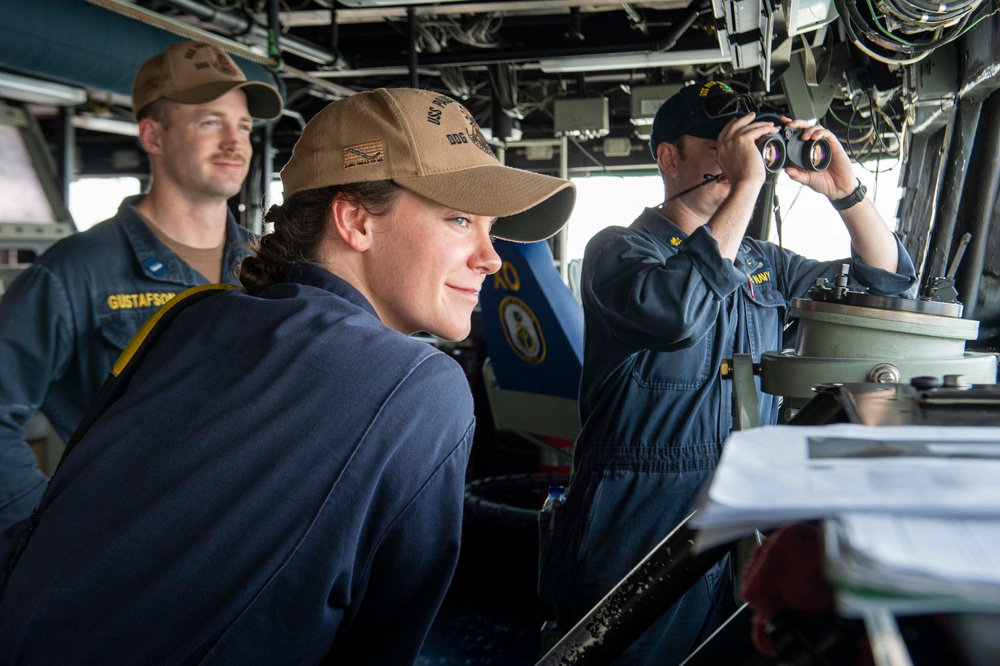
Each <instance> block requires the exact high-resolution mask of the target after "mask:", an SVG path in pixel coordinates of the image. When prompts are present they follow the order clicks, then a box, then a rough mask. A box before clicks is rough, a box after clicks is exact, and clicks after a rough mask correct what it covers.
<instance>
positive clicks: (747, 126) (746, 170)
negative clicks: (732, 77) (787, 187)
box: [716, 113, 778, 190]
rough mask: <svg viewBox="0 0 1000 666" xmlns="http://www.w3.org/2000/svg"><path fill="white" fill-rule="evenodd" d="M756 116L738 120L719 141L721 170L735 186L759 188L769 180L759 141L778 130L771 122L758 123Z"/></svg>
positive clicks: (720, 136)
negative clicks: (743, 185) (758, 145)
mask: <svg viewBox="0 0 1000 666" xmlns="http://www.w3.org/2000/svg"><path fill="white" fill-rule="evenodd" d="M756 117H757V115H756V114H754V113H748V114H747V115H745V116H742V117H740V118H735V119H733V120H731V121H730V122H729V124H728V125H726V126H725V127H723V128H722V131H721V132H720V133H719V138H718V139H717V141H716V149H717V151H718V152H717V156H716V159H717V160H718V162H719V168H720V169H721V170H722V174H723V175H724V176H725V177H726V180H728V181H729V182H730V183H732V184H733V185H734V186H735V185H738V184H747V185H753V186H754V189H756V190H760V187H761V186H762V185H763V184H764V181H765V180H766V179H767V170H766V169H764V159H763V158H762V157H761V155H760V148H758V147H757V140H758V139H760V138H761V137H763V136H766V135H768V134H775V133H777V131H778V128H777V127H775V126H774V125H773V124H771V123H770V122H768V121H766V120H765V121H762V122H755V120H754V119H755V118H756Z"/></svg>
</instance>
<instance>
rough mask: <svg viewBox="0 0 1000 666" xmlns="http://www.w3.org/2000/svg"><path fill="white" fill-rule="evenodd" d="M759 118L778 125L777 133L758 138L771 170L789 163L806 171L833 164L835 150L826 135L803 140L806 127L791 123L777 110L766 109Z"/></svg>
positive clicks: (768, 170) (819, 169)
mask: <svg viewBox="0 0 1000 666" xmlns="http://www.w3.org/2000/svg"><path fill="white" fill-rule="evenodd" d="M755 120H768V121H770V122H771V123H772V124H774V125H775V126H777V127H778V133H777V134H766V135H764V136H763V137H761V138H760V139H758V140H757V147H758V148H760V154H761V157H763V158H764V168H765V169H766V170H767V172H768V173H777V172H779V171H781V170H782V169H784V168H785V164H786V163H788V164H791V165H792V166H794V167H797V168H799V169H802V170H803V171H823V170H825V169H826V168H827V167H828V166H830V159H831V158H832V157H833V151H832V149H831V147H830V142H829V141H827V140H826V139H814V140H812V141H803V140H802V130H800V129H795V128H794V127H789V126H788V125H786V124H785V123H784V121H782V120H781V116H779V115H777V114H774V113H762V114H760V115H759V116H757V117H756V118H755Z"/></svg>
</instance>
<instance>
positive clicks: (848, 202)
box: [830, 178, 868, 210]
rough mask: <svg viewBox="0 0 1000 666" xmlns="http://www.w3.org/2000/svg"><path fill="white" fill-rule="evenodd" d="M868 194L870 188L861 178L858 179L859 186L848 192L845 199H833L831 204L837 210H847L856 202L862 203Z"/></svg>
mask: <svg viewBox="0 0 1000 666" xmlns="http://www.w3.org/2000/svg"><path fill="white" fill-rule="evenodd" d="M866 194H868V188H867V187H865V186H864V184H863V183H862V182H861V179H860V178H859V179H858V186H857V187H856V188H854V191H853V192H851V193H850V194H848V195H847V196H846V197H844V198H843V199H836V200H834V199H831V200H830V204H832V205H833V207H834V208H835V209H837V210H847V209H848V208H850V207H851V206H854V205H855V204H859V203H861V201H862V200H864V198H865V195H866Z"/></svg>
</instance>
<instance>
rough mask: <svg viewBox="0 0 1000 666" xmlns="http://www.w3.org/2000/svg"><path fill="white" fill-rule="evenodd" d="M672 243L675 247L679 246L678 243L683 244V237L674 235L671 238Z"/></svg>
mask: <svg viewBox="0 0 1000 666" xmlns="http://www.w3.org/2000/svg"><path fill="white" fill-rule="evenodd" d="M670 244H671V245H673V246H674V247H677V246H678V245H680V244H681V239H680V238H678V237H677V236H673V237H671V239H670Z"/></svg>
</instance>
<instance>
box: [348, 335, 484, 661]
mask: <svg viewBox="0 0 1000 666" xmlns="http://www.w3.org/2000/svg"><path fill="white" fill-rule="evenodd" d="M379 421H380V422H382V423H383V424H384V426H383V427H384V428H385V433H384V435H383V436H385V437H395V438H397V441H396V442H395V445H394V446H390V447H389V448H387V449H386V450H390V451H391V450H393V449H394V450H395V453H393V454H392V460H388V461H386V463H385V467H384V468H383V470H382V473H381V478H380V480H379V483H380V485H381V488H380V489H379V492H377V493H376V494H375V496H374V497H375V500H374V506H373V507H372V513H373V515H378V514H379V505H380V503H381V502H382V501H398V499H399V498H400V497H401V498H403V499H404V500H405V505H404V506H403V508H402V510H401V511H400V512H399V513H398V514H396V515H394V516H392V517H391V518H390V519H389V520H388V522H386V523H385V524H384V525H383V526H382V528H383V531H382V533H381V535H380V537H379V538H378V543H377V546H376V548H375V550H374V552H373V553H369V554H365V555H366V557H367V562H366V563H365V565H364V569H365V573H364V575H363V577H362V580H363V583H362V585H361V586H360V587H359V588H358V589H356V590H355V591H354V596H355V598H356V599H357V600H358V603H357V604H356V605H355V604H352V606H353V607H352V609H351V610H350V611H349V614H348V616H347V617H345V620H344V623H343V624H342V626H341V630H340V631H339V632H338V636H337V638H336V640H335V641H334V645H333V648H332V650H331V652H330V657H331V659H333V660H334V661H336V662H338V663H341V662H343V663H350V664H372V665H381V664H411V663H413V662H414V661H416V658H417V655H418V653H419V651H420V647H421V645H422V644H423V641H424V638H425V637H426V635H427V632H428V630H429V629H430V626H431V623H432V622H433V620H434V617H435V616H436V615H437V612H438V609H439V608H440V605H441V602H442V600H443V599H444V595H445V592H446V591H447V589H448V586H449V584H450V583H451V578H452V574H453V573H454V571H455V566H456V564H457V562H458V553H459V545H460V542H461V534H462V506H463V501H464V493H465V471H466V466H467V464H468V458H469V452H470V450H471V447H472V439H473V433H474V425H475V422H474V420H473V416H472V397H471V393H470V392H469V388H468V383H467V380H466V379H465V376H464V374H463V373H462V371H461V369H460V368H459V366H458V365H457V364H456V363H455V362H454V361H453V360H451V359H449V358H448V357H446V356H444V355H442V354H437V355H435V358H434V359H431V360H430V362H425V363H424V364H423V365H422V367H421V368H419V369H418V371H416V372H414V373H413V374H412V375H411V376H410V377H409V378H408V380H407V381H406V383H405V385H404V386H402V387H400V389H399V390H397V391H396V393H395V394H394V395H393V398H392V400H391V401H390V402H389V403H387V404H386V405H385V406H384V407H383V409H382V412H381V414H380V415H379ZM386 497H388V498H391V499H390V500H385V498H386ZM380 498H382V499H380Z"/></svg>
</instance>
